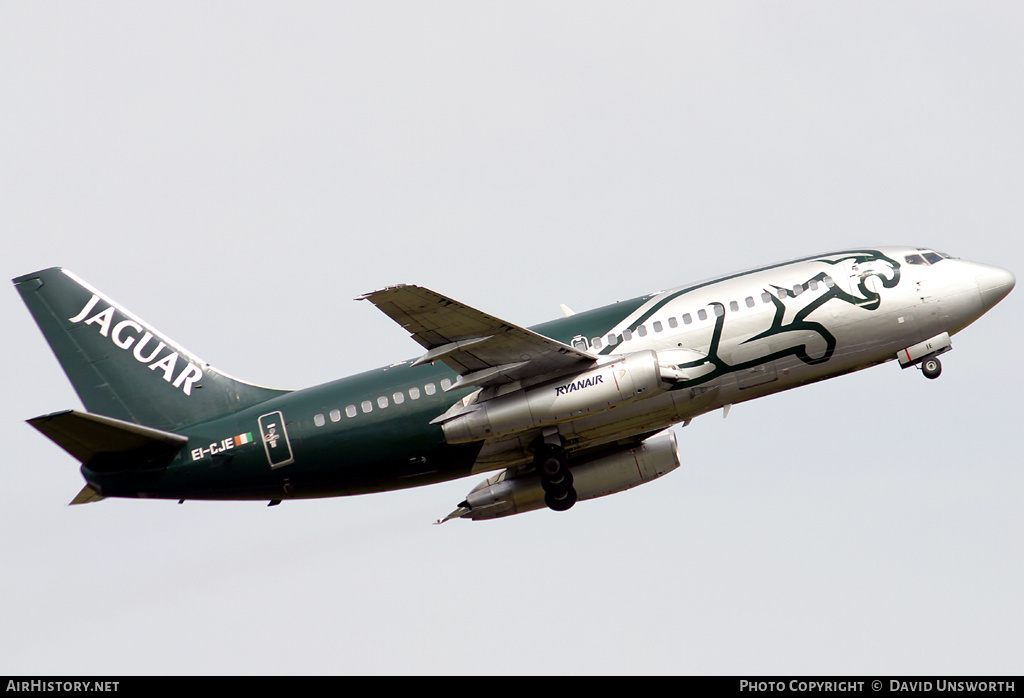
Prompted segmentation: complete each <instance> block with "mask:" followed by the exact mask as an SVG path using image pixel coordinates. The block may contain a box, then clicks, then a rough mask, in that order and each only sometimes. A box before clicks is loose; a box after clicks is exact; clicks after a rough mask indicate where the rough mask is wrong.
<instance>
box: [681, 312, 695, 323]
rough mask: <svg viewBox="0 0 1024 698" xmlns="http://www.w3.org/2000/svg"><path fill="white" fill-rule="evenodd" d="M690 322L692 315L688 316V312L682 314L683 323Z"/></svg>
mask: <svg viewBox="0 0 1024 698" xmlns="http://www.w3.org/2000/svg"><path fill="white" fill-rule="evenodd" d="M691 322H693V318H692V317H690V314H689V313H685V314H684V315H683V324H684V325H689V324H690V323H691Z"/></svg>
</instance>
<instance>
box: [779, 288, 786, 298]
mask: <svg viewBox="0 0 1024 698" xmlns="http://www.w3.org/2000/svg"><path fill="white" fill-rule="evenodd" d="M779 300H780V301H784V300H786V289H784V288H780V289H779Z"/></svg>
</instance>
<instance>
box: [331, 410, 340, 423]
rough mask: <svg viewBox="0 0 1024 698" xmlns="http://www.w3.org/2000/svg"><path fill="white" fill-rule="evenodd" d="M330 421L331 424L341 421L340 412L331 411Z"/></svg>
mask: <svg viewBox="0 0 1024 698" xmlns="http://www.w3.org/2000/svg"><path fill="white" fill-rule="evenodd" d="M331 421H332V422H340V421H341V410H331Z"/></svg>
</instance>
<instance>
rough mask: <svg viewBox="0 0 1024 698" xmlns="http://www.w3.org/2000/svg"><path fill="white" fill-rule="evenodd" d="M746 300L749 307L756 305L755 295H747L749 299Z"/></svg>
mask: <svg viewBox="0 0 1024 698" xmlns="http://www.w3.org/2000/svg"><path fill="white" fill-rule="evenodd" d="M746 302H747V307H748V308H753V307H754V297H753V296H747V301H746Z"/></svg>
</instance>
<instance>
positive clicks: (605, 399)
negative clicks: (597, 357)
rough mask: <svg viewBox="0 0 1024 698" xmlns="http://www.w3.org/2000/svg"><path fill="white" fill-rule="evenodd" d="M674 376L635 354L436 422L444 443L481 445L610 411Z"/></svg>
mask: <svg viewBox="0 0 1024 698" xmlns="http://www.w3.org/2000/svg"><path fill="white" fill-rule="evenodd" d="M673 378H675V375H674V373H673V369H672V367H671V366H670V365H662V364H660V363H659V361H658V355H657V353H655V352H654V351H651V350H648V351H639V352H635V353H632V354H627V355H626V356H623V357H621V358H616V360H615V361H613V362H610V363H606V364H604V365H601V366H597V367H596V368H591V369H589V370H586V371H582V372H580V373H576V374H573V375H571V376H568V377H562V378H559V379H557V380H553V381H548V382H546V383H542V384H540V385H535V386H531V387H529V388H525V389H523V390H516V391H514V392H511V393H507V394H505V395H499V396H497V397H494V398H490V399H488V400H484V401H481V402H478V403H471V404H469V405H466V406H464V407H460V408H459V410H458V411H457V412H455V413H454V414H453V413H446V414H444V415H442V416H441V417H439V418H438V419H437V420H435V422H441V423H443V428H444V436H445V439H446V440H447V441H448V443H452V444H458V443H467V442H470V441H482V440H484V439H490V438H495V437H502V436H507V435H509V434H515V433H518V432H521V431H526V430H528V429H534V428H537V427H543V426H548V425H552V424H557V423H559V422H565V421H568V420H571V419H578V418H580V417H584V416H586V415H589V414H595V413H598V412H604V411H605V410H610V409H614V408H615V407H617V406H618V405H621V404H624V403H628V402H632V401H634V400H639V399H641V398H644V397H648V396H649V395H652V394H655V393H657V392H660V391H662V390H664V389H665V388H667V387H668V381H670V380H672V379H673Z"/></svg>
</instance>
